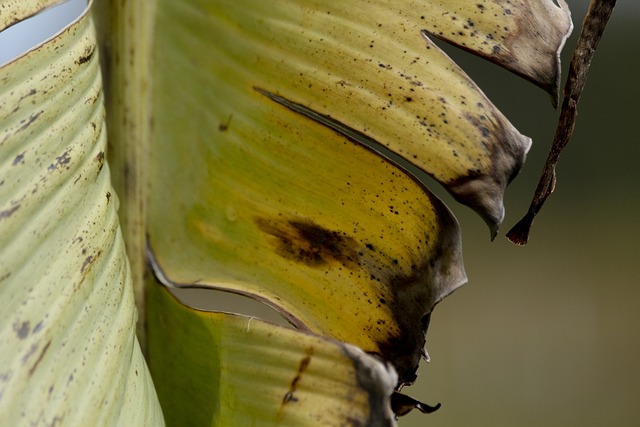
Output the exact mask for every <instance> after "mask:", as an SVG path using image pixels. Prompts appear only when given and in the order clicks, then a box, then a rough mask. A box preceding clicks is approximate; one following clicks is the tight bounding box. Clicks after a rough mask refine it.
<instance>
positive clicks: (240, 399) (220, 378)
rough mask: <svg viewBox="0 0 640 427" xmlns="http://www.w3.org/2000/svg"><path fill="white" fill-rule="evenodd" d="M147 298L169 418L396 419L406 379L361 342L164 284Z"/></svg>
mask: <svg viewBox="0 0 640 427" xmlns="http://www.w3.org/2000/svg"><path fill="white" fill-rule="evenodd" d="M148 296H149V300H148V318H147V320H148V327H149V331H148V340H149V343H148V345H149V349H150V352H149V366H150V368H151V371H152V373H153V374H154V377H155V378H156V384H157V387H158V393H159V396H160V399H161V402H162V405H163V408H164V409H165V413H166V414H167V424H169V425H199V426H206V425H212V426H244V425H260V426H272V425H274V426H275V425H278V426H303V425H315V426H318V425H322V426H344V425H367V426H391V425H395V423H394V421H393V418H394V416H393V413H392V412H391V404H390V398H391V394H392V392H393V389H394V387H395V385H396V381H397V376H396V374H395V372H394V371H393V369H391V368H390V367H387V366H385V365H384V364H383V363H382V362H380V361H378V360H377V359H375V358H373V357H372V356H369V355H367V354H365V353H363V352H362V351H361V350H359V349H358V348H356V347H354V346H351V345H348V344H344V343H340V342H337V341H333V340H328V339H324V338H321V337H318V336H315V335H311V334H307V333H304V332H300V331H296V330H293V329H288V328H284V327H281V326H276V325H273V324H269V323H266V322H263V321H261V320H259V319H255V318H251V317H244V316H238V315H233V314H225V313H210V312H204V311H199V310H193V309H191V308H188V307H186V306H184V305H182V304H181V303H180V302H179V301H177V300H176V299H175V298H174V297H173V296H172V295H171V294H170V293H169V291H168V290H167V289H166V288H164V287H162V286H158V285H157V284H155V283H154V284H151V286H150V287H149V288H148ZM169 373H176V375H169Z"/></svg>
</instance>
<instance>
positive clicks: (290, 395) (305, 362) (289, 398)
mask: <svg viewBox="0 0 640 427" xmlns="http://www.w3.org/2000/svg"><path fill="white" fill-rule="evenodd" d="M313 353H314V349H313V347H309V348H307V350H306V354H305V357H304V358H303V359H302V360H301V361H300V364H299V365H298V369H297V371H296V375H295V377H293V380H291V384H290V385H289V390H288V391H287V392H286V393H285V395H284V397H283V398H282V403H281V404H280V409H279V410H278V414H279V416H282V411H283V410H284V406H285V405H287V404H288V403H294V402H297V401H298V398H297V397H296V396H295V394H294V393H295V392H296V390H297V389H298V384H299V383H300V380H301V379H302V376H303V374H304V373H305V371H306V370H307V368H308V367H309V364H310V363H311V357H312V356H313Z"/></svg>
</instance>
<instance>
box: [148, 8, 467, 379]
mask: <svg viewBox="0 0 640 427" xmlns="http://www.w3.org/2000/svg"><path fill="white" fill-rule="evenodd" d="M170 3H171V4H164V5H162V7H161V5H159V7H158V14H159V15H158V21H157V24H156V26H157V28H158V30H157V33H156V41H155V46H156V50H155V55H156V56H155V65H154V66H153V69H154V71H155V74H154V81H153V85H152V86H153V106H152V108H153V110H152V111H153V117H152V122H153V130H152V131H153V139H152V140H153V141H154V147H153V162H152V164H153V167H152V171H151V173H150V181H151V195H150V198H149V239H150V246H151V249H152V250H153V253H154V256H155V267H156V273H157V274H159V275H160V276H162V277H163V278H164V279H165V280H164V282H165V283H166V284H169V285H171V284H176V285H178V286H185V285H196V286H209V287H223V288H226V289H230V290H233V291H235V292H239V293H245V294H250V295H253V296H255V297H257V298H259V299H262V300H264V301H266V302H267V303H268V304H270V305H272V306H275V307H276V308H277V309H279V310H280V311H281V312H283V313H284V315H285V316H287V317H288V318H289V320H291V321H292V322H293V323H294V324H296V325H297V326H299V327H305V328H308V329H310V330H312V331H314V332H317V333H320V334H324V335H329V336H331V337H333V338H335V339H338V340H341V341H346V342H350V343H353V344H356V345H358V346H360V347H361V348H363V349H364V350H365V351H368V352H373V353H378V354H381V355H382V356H383V357H384V358H385V359H386V360H389V361H391V362H392V363H393V364H394V366H395V368H396V369H397V370H398V373H399V376H400V379H401V381H402V382H411V381H412V380H413V379H414V376H415V370H416V368H417V365H418V362H419V359H420V356H421V354H422V352H423V347H424V343H425V337H424V333H425V330H426V326H427V323H428V314H429V313H430V312H431V310H432V309H433V307H434V305H435V304H436V303H437V302H438V301H440V300H441V299H442V298H443V297H444V296H446V295H447V294H449V293H451V292H452V291H453V290H455V289H456V288H457V287H458V286H460V285H461V284H462V283H463V282H464V281H465V280H466V277H465V274H464V270H463V267H462V256H461V250H460V235H459V229H458V224H457V222H456V221H455V219H454V218H453V217H452V215H451V213H450V212H449V210H448V209H447V208H446V207H445V206H444V205H443V204H442V203H441V202H440V201H439V200H438V199H437V198H436V197H434V196H433V195H432V194H430V193H429V192H427V191H426V190H425V189H424V188H423V187H422V186H421V185H420V184H419V183H418V182H416V181H415V180H413V179H412V178H411V177H409V176H408V175H407V174H406V173H405V172H404V171H403V170H401V169H399V168H398V167H396V166H394V165H392V164H391V163H390V162H389V161H387V160H385V159H383V158H381V157H380V156H378V155H377V154H375V153H373V152H372V151H370V150H368V149H367V148H365V147H363V146H362V145H360V144H358V143H355V142H352V141H350V140H349V139H347V138H346V137H345V136H342V135H339V134H337V133H336V132H335V131H334V130H332V129H329V128H328V127H326V126H323V125H321V124H318V123H316V122H315V121H313V120H311V119H309V118H307V117H304V116H302V115H300V114H298V113H295V112H293V111H291V110H290V109H289V108H287V107H285V106H282V105H279V104H278V103H276V102H274V101H272V100H270V99H269V98H267V97H266V96H264V95H263V94H261V93H259V92H257V91H256V90H254V89H253V87H252V86H253V85H254V84H258V83H264V82H265V81H264V80H262V78H261V74H260V73H258V72H257V70H254V68H255V67H245V66H244V65H243V64H240V63H238V62H237V60H238V58H237V57H236V52H241V51H242V49H243V45H244V43H245V40H244V39H238V40H235V41H234V46H236V45H237V46H238V49H239V50H238V51H236V50H233V49H231V48H228V49H225V50H223V48H224V44H221V40H222V39H223V38H224V37H227V36H228V35H227V34H226V33H225V31H226V26H225V24H224V22H219V21H217V18H215V17H213V16H212V15H209V14H208V13H203V12H202V11H201V10H200V9H198V8H195V7H193V6H189V5H188V4H187V3H180V6H179V5H178V4H177V3H173V2H170ZM245 6H246V5H245ZM230 7H231V8H233V7H232V6H230ZM292 9H295V8H292ZM216 13H220V14H223V13H224V12H223V11H216ZM219 31H222V32H221V33H220V32H219ZM293 58H296V57H293ZM292 61H293V59H292Z"/></svg>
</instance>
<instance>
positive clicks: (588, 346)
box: [0, 0, 640, 427]
mask: <svg viewBox="0 0 640 427" xmlns="http://www.w3.org/2000/svg"><path fill="white" fill-rule="evenodd" d="M76 3H78V2H77V1H76ZM618 3H619V4H618V8H617V9H616V11H614V14H613V17H612V21H611V22H610V24H609V28H608V29H607V32H606V33H605V36H604V39H603V41H602V43H601V45H600V48H599V50H598V52H597V53H596V56H595V59H594V62H593V65H592V70H591V74H590V76H589V80H588V82H587V87H586V90H585V92H584V94H583V97H582V101H581V104H580V106H579V118H578V123H577V127H576V131H575V134H574V137H573V140H572V142H571V143H570V144H569V147H568V148H567V150H566V152H565V153H564V154H563V156H562V158H561V162H560V165H559V168H558V185H557V188H556V191H555V193H554V194H553V195H552V196H551V197H550V199H549V200H548V202H547V204H546V205H545V207H544V208H543V210H542V211H541V213H540V214H539V215H538V217H537V219H536V221H535V223H534V228H533V233H532V237H531V240H530V243H529V245H528V246H526V247H516V246H514V245H513V244H511V243H509V242H508V241H507V240H506V239H505V238H504V237H503V235H504V232H506V231H507V230H508V229H509V228H510V227H511V226H512V225H513V224H515V223H516V222H517V221H518V220H519V219H520V217H521V216H522V215H523V214H524V213H525V211H526V209H527V207H528V205H529V202H530V200H531V197H532V195H533V191H534V189H535V186H536V183H537V181H538V178H539V174H540V172H541V168H542V165H543V162H544V159H545V158H546V155H547V151H548V148H549V146H550V143H551V140H552V138H553V133H554V131H555V126H556V121H557V117H558V111H554V110H553V109H552V108H551V106H550V102H549V98H548V96H547V95H546V94H545V93H544V92H542V91H541V90H540V89H537V88H535V87H533V86H532V85H530V84H529V83H527V82H525V81H523V80H521V79H519V78H517V77H515V76H513V75H511V74H509V73H508V72H506V71H503V70H502V69H500V68H498V67H496V66H494V65H492V64H488V63H486V62H483V61H482V60H480V59H477V58H474V57H472V56H470V55H469V54H466V53H464V52H461V51H458V50H456V49H455V48H450V47H447V46H443V48H445V50H446V51H447V52H449V53H450V55H451V56H452V57H454V59H456V60H457V61H458V62H459V63H460V64H461V65H462V66H463V68H464V69H465V70H466V71H467V72H468V73H469V74H470V75H471V77H473V78H474V79H475V80H476V82H477V83H478V84H479V86H480V87H481V88H482V89H483V90H484V91H485V92H486V93H487V95H489V97H490V98H491V99H492V100H493V102H494V103H495V104H496V105H497V106H498V107H499V108H500V109H501V110H502V111H503V112H504V113H505V115H506V116H507V117H509V119H510V120H511V121H512V122H513V123H514V124H515V125H516V127H517V128H518V129H519V130H520V131H521V132H522V133H524V134H526V135H528V136H530V137H532V138H533V140H534V145H533V148H532V149H531V152H530V153H529V158H528V161H527V164H526V165H525V167H524V170H523V171H522V173H521V175H520V176H519V177H518V178H517V179H516V180H515V181H514V182H513V184H512V185H511V187H510V188H509V190H508V192H507V198H506V200H505V205H506V208H507V216H506V219H505V223H504V226H503V230H502V233H501V235H500V236H499V237H498V238H497V239H496V241H494V242H490V241H489V231H488V230H487V228H486V226H485V225H484V223H483V222H482V221H481V220H480V218H479V217H478V216H477V215H475V214H474V213H472V212H471V211H470V210H469V209H467V208H464V207H462V206H460V205H458V204H457V203H455V202H454V201H453V200H452V199H451V197H449V196H448V195H447V194H445V193H444V192H443V191H442V190H440V189H439V188H436V187H435V186H433V185H431V188H432V189H433V190H434V191H435V192H436V193H438V194H439V195H440V196H441V197H442V198H443V199H444V200H445V201H446V202H447V203H448V205H449V206H450V208H451V209H452V210H453V211H454V212H455V213H456V216H457V217H458V219H459V221H460V223H461V227H462V232H463V238H464V254H465V264H466V268H467V273H468V276H469V284H468V285H467V286H465V287H463V288H462V289H460V290H458V291H457V292H456V293H454V294H453V295H452V296H450V297H449V298H447V299H446V300H445V301H444V302H443V303H441V304H440V305H439V306H438V307H437V308H436V310H435V312H434V315H433V316H432V319H431V326H430V330H429V334H428V337H427V348H428V350H429V353H430V355H431V360H432V361H431V363H430V364H428V365H424V364H423V366H422V367H421V369H420V371H419V373H420V377H419V379H418V382H417V383H416V385H414V386H413V387H410V388H406V389H405V392H406V393H408V394H411V395H413V396H414V397H416V398H418V399H420V400H423V401H425V402H427V403H430V404H435V403H436V402H441V403H442V405H443V406H442V408H441V409H440V410H439V411H437V412H436V413H434V414H431V415H423V414H420V413H412V414H410V415H408V416H406V417H404V418H402V419H401V421H400V426H401V427H413V426H433V427H449V426H455V427H458V426H473V427H484V426H492V427H505V426H521V427H527V426H547V427H552V426H563V427H566V426H582V427H589V426H603V425H606V426H639V425H640V369H639V368H638V367H637V366H636V365H637V363H638V361H639V360H640V332H639V331H638V328H639V327H640V309H638V305H640V279H638V278H637V277H636V274H635V268H634V267H633V263H634V262H639V263H640V261H637V258H638V255H640V250H639V249H640V243H639V242H640V225H638V218H639V217H640V167H639V166H637V165H635V164H634V163H635V162H636V161H638V160H639V159H640V138H639V137H638V136H637V133H636V128H635V125H636V124H637V123H636V120H638V121H640V117H639V116H640V107H638V104H637V99H638V98H640V83H639V82H638V78H637V76H638V74H639V73H638V71H637V70H636V68H635V67H636V66H638V64H640V41H639V40H640V2H637V1H634V0H621V1H619V2H618ZM569 4H570V6H571V7H572V11H573V19H574V25H575V27H576V28H575V30H574V34H573V36H572V37H571V38H570V39H569V41H568V42H567V45H566V47H565V50H564V54H563V70H564V76H566V70H567V68H568V64H569V60H570V55H571V53H572V51H573V48H574V46H575V41H576V38H577V35H578V33H579V31H580V27H581V24H582V19H583V17H584V14H585V12H586V6H587V4H588V1H587V0H580V1H578V0H575V1H569ZM80 7H81V6H80ZM76 13H77V12H76ZM441 46H442V44H441ZM0 62H3V60H0ZM202 292H203V291H192V292H191V294H190V296H191V297H190V298H189V300H190V301H192V302H194V303H195V302H197V303H201V302H202V295H201V293H202ZM215 299H216V307H219V308H225V309H226V310H240V311H242V312H244V313H247V314H260V313H263V314H264V313H266V314H264V315H265V316H267V317H269V313H267V312H266V311H265V309H264V308H263V307H259V306H258V305H257V303H253V304H247V303H245V302H242V303H240V304H241V305H238V302H237V297H236V298H234V297H232V296H227V295H226V294H225V296H224V297H221V296H220V295H219V294H218V295H216V297H215ZM195 305H201V304H195ZM271 318H272V319H273V316H271Z"/></svg>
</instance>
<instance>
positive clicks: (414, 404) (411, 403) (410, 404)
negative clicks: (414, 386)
mask: <svg viewBox="0 0 640 427" xmlns="http://www.w3.org/2000/svg"><path fill="white" fill-rule="evenodd" d="M440 406H441V405H440V403H438V404H436V405H435V406H430V405H427V404H426V403H422V402H420V401H418V400H416V399H414V398H412V397H409V396H407V395H406V394H402V393H398V392H397V391H396V392H394V393H393V394H392V395H391V408H392V409H393V412H394V413H395V414H396V418H397V417H402V416H404V415H407V414H408V413H409V412H411V411H412V410H414V409H417V410H418V411H420V412H422V413H423V414H431V413H433V412H435V411H437V410H438V409H439V408H440Z"/></svg>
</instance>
